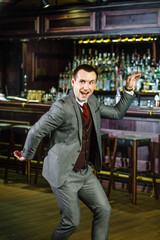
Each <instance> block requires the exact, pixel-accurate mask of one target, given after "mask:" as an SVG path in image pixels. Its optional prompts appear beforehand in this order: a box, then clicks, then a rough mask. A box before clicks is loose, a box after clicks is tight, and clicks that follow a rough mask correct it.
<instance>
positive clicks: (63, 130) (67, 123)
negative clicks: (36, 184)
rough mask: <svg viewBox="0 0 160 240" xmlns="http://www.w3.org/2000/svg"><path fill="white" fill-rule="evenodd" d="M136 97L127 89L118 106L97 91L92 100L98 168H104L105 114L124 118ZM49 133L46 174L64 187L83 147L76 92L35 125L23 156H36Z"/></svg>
mask: <svg viewBox="0 0 160 240" xmlns="http://www.w3.org/2000/svg"><path fill="white" fill-rule="evenodd" d="M133 97H134V96H132V95H130V94H128V93H126V92H124V93H123V94H122V97H121V100H120V102H119V103H118V104H116V105H115V106H114V107H111V106H105V105H103V104H100V103H99V102H98V101H97V98H96V97H95V96H94V95H93V94H92V95H91V96H90V97H89V99H88V105H89V107H90V110H91V114H92V118H93V124H94V128H95V133H96V138H97V141H96V142H97V143H98V146H97V149H98V150H97V151H96V152H95V154H94V155H95V159H94V161H93V162H94V168H95V169H96V170H98V171H100V169H101V117H102V118H108V119H121V118H123V117H124V115H125V113H126V111H127V109H128V107H129V105H130V103H131V101H132V99H133ZM49 133H51V139H50V144H49V149H48V154H47V156H46V157H45V159H44V164H43V172H42V174H43V176H44V177H45V178H46V179H47V181H48V182H49V184H51V185H52V186H53V187H60V186H61V185H62V184H63V183H64V181H65V180H66V178H67V176H68V175H69V174H70V172H71V171H72V169H73V167H74V165H75V163H76V160H77V158H78V156H79V153H80V151H81V146H82V122H81V114H80V111H79V107H78V104H77V102H76V99H75V96H74V93H73V91H71V92H70V94H69V95H68V96H66V97H64V98H63V99H61V100H59V101H57V102H55V103H53V104H52V106H51V108H50V110H49V111H48V112H47V113H45V114H44V115H43V116H42V117H41V118H40V120H39V121H38V122H36V123H35V124H34V125H33V127H32V128H31V130H30V131H29V133H28V136H27V139H26V142H25V145H24V148H23V154H22V155H23V157H25V158H26V159H28V160H29V159H33V157H34V155H35V152H36V149H37V147H38V145H39V143H40V141H41V139H43V138H44V137H45V136H46V135H48V134H49Z"/></svg>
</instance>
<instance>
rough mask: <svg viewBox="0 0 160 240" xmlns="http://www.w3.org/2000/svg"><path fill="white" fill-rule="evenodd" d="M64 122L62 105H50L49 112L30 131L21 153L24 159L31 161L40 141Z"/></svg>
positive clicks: (57, 103)
mask: <svg viewBox="0 0 160 240" xmlns="http://www.w3.org/2000/svg"><path fill="white" fill-rule="evenodd" d="M64 122H65V112H64V110H63V107H62V104H61V103H60V102H56V103H54V104H52V107H51V108H50V110H49V111H48V112H47V113H45V114H44V115H43V116H42V117H41V118H40V119H39V120H38V121H37V122H36V123H35V124H34V125H33V126H32V128H31V129H30V131H29V133H28V135H27V138H26V141H25V144H24V148H23V152H22V156H23V157H25V158H26V159H28V160H30V159H33V157H34V155H35V153H36V150H37V148H38V145H39V143H40V141H41V140H42V139H43V138H44V137H45V136H47V135H48V134H49V133H50V132H53V131H55V130H56V129H57V128H58V127H60V126H61V125H62V124H63V123H64Z"/></svg>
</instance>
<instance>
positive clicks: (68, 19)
mask: <svg viewBox="0 0 160 240" xmlns="http://www.w3.org/2000/svg"><path fill="white" fill-rule="evenodd" d="M95 30H96V13H95V12H87V13H67V14H61V15H53V16H45V33H62V34H64V33H65V34H67V33H74V34H75V33H80V32H94V31H95Z"/></svg>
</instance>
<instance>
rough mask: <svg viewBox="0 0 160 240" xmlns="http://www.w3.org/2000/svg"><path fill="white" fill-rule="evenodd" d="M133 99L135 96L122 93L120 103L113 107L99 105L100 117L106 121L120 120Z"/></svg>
mask: <svg viewBox="0 0 160 240" xmlns="http://www.w3.org/2000/svg"><path fill="white" fill-rule="evenodd" d="M134 98H135V95H131V94H128V93H126V92H123V93H122V97H121V99H120V101H119V102H118V103H117V104H116V105H115V106H106V105H104V104H100V114H101V117H102V118H108V119H122V118H123V117H124V116H125V113H126V112H127V110H128V108H129V106H130V104H131V102H132V100H133V99H134Z"/></svg>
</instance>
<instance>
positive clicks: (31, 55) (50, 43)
mask: <svg viewBox="0 0 160 240" xmlns="http://www.w3.org/2000/svg"><path fill="white" fill-rule="evenodd" d="M71 59H73V40H67V39H66V40H58V39H56V40H52V39H40V40H32V41H29V42H28V43H27V66H28V67H27V68H28V70H27V76H28V89H36V90H38V89H39V90H45V91H47V92H48V91H49V88H51V87H52V86H54V87H56V88H57V87H58V80H59V74H60V72H61V73H63V72H64V71H65V67H66V66H68V63H69V62H70V61H71Z"/></svg>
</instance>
